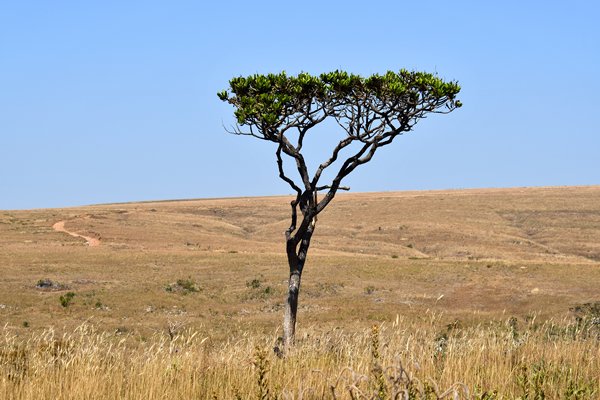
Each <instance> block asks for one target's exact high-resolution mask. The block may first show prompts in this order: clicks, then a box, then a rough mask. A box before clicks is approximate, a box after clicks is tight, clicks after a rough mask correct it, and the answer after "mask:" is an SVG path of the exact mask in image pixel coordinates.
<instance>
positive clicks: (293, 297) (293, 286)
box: [283, 270, 302, 353]
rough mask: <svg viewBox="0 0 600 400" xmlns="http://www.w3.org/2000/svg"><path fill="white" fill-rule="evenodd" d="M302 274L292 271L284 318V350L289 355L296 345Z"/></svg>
mask: <svg viewBox="0 0 600 400" xmlns="http://www.w3.org/2000/svg"><path fill="white" fill-rule="evenodd" d="M301 276H302V272H300V271H298V270H296V271H290V279H289V282H288V296H287V301H286V303H285V311H284V316H283V350H284V353H287V352H288V351H289V349H290V348H291V347H292V346H293V345H294V338H295V335H296V313H297V312H298V295H299V294H300V278H301Z"/></svg>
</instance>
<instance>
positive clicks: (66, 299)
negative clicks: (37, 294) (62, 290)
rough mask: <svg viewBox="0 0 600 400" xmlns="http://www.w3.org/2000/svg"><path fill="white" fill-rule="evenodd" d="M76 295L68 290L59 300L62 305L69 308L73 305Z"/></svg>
mask: <svg viewBox="0 0 600 400" xmlns="http://www.w3.org/2000/svg"><path fill="white" fill-rule="evenodd" d="M74 297H75V293H73V292H67V293H66V294H65V295H64V296H60V297H59V299H58V300H59V301H60V305H61V306H63V307H64V308H67V307H69V306H70V305H71V302H72V301H73V298H74Z"/></svg>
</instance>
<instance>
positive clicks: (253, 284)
mask: <svg viewBox="0 0 600 400" xmlns="http://www.w3.org/2000/svg"><path fill="white" fill-rule="evenodd" d="M261 285H262V281H261V279H260V278H254V279H252V280H251V281H248V282H246V287H249V288H251V289H258V288H259V287H260V286H261Z"/></svg>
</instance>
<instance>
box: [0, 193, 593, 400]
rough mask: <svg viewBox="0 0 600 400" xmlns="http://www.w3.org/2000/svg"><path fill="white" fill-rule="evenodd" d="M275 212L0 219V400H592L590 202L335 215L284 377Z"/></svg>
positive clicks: (392, 205) (580, 197)
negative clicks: (278, 346)
mask: <svg viewBox="0 0 600 400" xmlns="http://www.w3.org/2000/svg"><path fill="white" fill-rule="evenodd" d="M288 204H289V199H288V198H286V197H268V198H238V199H207V200H190V201H173V202H154V203H131V204H114V205H99V206H89V207H79V208H69V209H45V210H28V211H0V268H2V276H3V279H2V281H1V282H0V318H1V321H2V322H3V325H4V328H3V335H4V339H3V342H2V354H1V357H0V365H1V368H2V371H3V372H2V381H1V382H2V383H1V384H0V397H1V396H2V395H3V394H4V395H5V396H4V398H61V399H62V398H64V399H66V398H140V399H142V398H144V399H146V398H157V399H158V398H208V397H210V396H212V395H214V396H216V397H217V398H235V397H236V396H238V397H240V398H256V397H257V396H259V395H260V393H259V391H260V390H263V394H265V393H264V391H265V390H267V389H268V390H269V396H272V395H274V394H280V397H281V396H284V397H285V396H287V397H285V398H301V397H302V396H304V397H303V398H322V397H323V396H325V395H326V396H329V397H330V398H334V397H332V396H334V394H335V395H336V396H337V398H345V397H344V396H350V395H351V394H350V393H351V390H354V389H353V385H354V386H355V387H356V390H359V391H361V392H364V393H370V394H369V395H368V396H371V397H373V396H379V395H378V394H377V393H380V392H381V393H384V394H385V396H388V397H389V396H390V395H391V394H392V392H393V390H398V391H400V390H401V389H402V388H404V389H403V390H405V391H406V392H407V393H408V391H409V389H407V388H406V387H407V386H406V382H404V383H401V382H400V381H397V382H400V383H397V385H396V386H394V384H392V383H393V382H391V381H389V380H388V378H390V376H391V375H390V374H392V372H393V373H398V371H399V369H398V367H399V366H400V365H402V366H403V368H405V369H406V371H407V372H408V374H409V375H407V376H410V377H411V379H413V389H411V390H413V392H415V391H421V392H422V393H424V392H426V391H427V390H430V389H427V387H431V384H430V383H429V382H430V381H429V379H432V380H433V381H434V382H435V383H436V384H437V385H439V392H440V394H441V392H443V390H444V389H447V388H454V389H455V390H454V391H456V392H457V393H458V392H460V393H461V396H463V397H461V398H468V396H473V395H474V394H476V395H477V396H479V397H476V398H486V397H485V396H494V395H493V394H492V393H493V392H492V391H493V390H498V393H499V394H498V395H497V398H517V397H518V396H521V397H522V398H535V397H533V396H534V394H535V393H538V394H539V393H540V391H543V392H544V393H545V395H546V396H547V398H591V399H593V398H600V394H599V393H600V391H599V390H598V386H599V380H600V372H599V371H600V346H599V341H598V337H597V336H596V334H597V331H596V329H597V328H598V324H597V321H596V320H595V319H594V318H597V317H600V315H596V314H595V313H596V311H598V312H599V313H600V310H596V308H595V305H596V304H600V289H599V288H600V187H598V186H591V187H564V188H519V189H489V190H460V191H429V192H398V193H369V194H347V195H342V196H339V198H336V200H335V202H334V203H333V204H332V205H331V206H330V207H329V208H328V209H327V210H326V211H325V213H324V214H322V216H319V221H318V223H317V230H316V234H315V237H314V239H313V245H312V247H311V251H310V254H309V260H308V265H307V267H306V268H307V269H306V271H305V273H304V275H303V286H302V289H301V295H300V310H299V326H298V332H299V335H300V338H299V345H298V349H297V350H296V353H295V354H293V355H292V356H290V358H289V359H287V360H285V361H282V360H279V359H277V358H276V357H274V355H273V354H272V352H271V351H269V350H265V349H270V348H271V347H272V346H273V344H274V339H275V338H276V337H277V335H278V334H279V325H280V323H281V318H282V315H281V314H282V311H281V309H282V303H283V301H284V292H285V289H286V278H287V276H286V275H287V271H286V267H285V265H286V260H285V256H284V252H283V232H284V230H285V229H286V227H287V224H288V221H289V206H288ZM61 221H64V228H65V229H66V230H68V231H71V232H76V233H77V234H79V235H83V236H86V237H90V238H95V239H99V241H100V245H99V246H94V247H91V246H87V245H86V240H85V238H83V237H75V236H71V235H68V234H66V233H64V232H57V231H55V230H54V229H53V226H54V225H55V224H56V223H57V222H61ZM67 293H73V294H74V295H69V296H71V299H70V300H68V301H67V304H66V305H65V304H64V301H63V300H61V297H62V299H66V298H67V297H69V296H67ZM65 301H66V300H65ZM599 308H600V306H599ZM373 325H375V326H381V327H382V328H381V332H380V334H379V336H378V339H377V341H378V342H377V341H375V342H374V337H373V334H372V332H371V328H372V326H373ZM598 330H600V329H598ZM374 343H379V345H377V346H375V347H377V348H379V347H380V348H381V349H380V351H379V353H375V354H374V353H373V349H374V346H373V345H374ZM257 348H258V350H257ZM265 351H266V352H265ZM257 357H258V359H259V361H258V362H257ZM378 357H379V358H378ZM260 360H262V361H260ZM261 365H262V367H261ZM377 365H379V367H380V370H381V371H383V372H381V374H378V373H377V372H376V371H377V370H378V369H377V368H375V367H374V366H377ZM345 367H349V368H351V371H350V370H347V369H344V368H345ZM386 367H390V368H387V369H386ZM391 367H394V368H391ZM261 369H262V370H264V374H263V375H264V379H265V381H264V382H265V383H264V385H263V384H259V382H258V376H259V375H258V372H260V371H261ZM315 371H320V372H315ZM374 371H375V372H374ZM340 374H341V378H340V380H339V382H338V383H339V385H338V386H336V387H337V389H335V390H337V391H335V390H334V391H333V392H332V391H331V388H330V386H331V385H334V383H335V382H336V379H337V378H336V377H338V376H340ZM362 376H364V377H365V378H366V379H363V378H361V377H362ZM405 380H406V379H405ZM103 382H110V384H105V383H103ZM377 382H380V383H381V382H384V383H385V385H383V384H379V385H378V384H377ZM419 382H420V383H419ZM459 382H460V383H462V384H465V385H466V387H468V388H469V395H468V396H467V395H466V394H465V391H464V389H462V388H463V387H462V386H460V385H458V383H459ZM536 382H537V383H536ZM419 384H420V385H421V386H418V385H419ZM402 385H404V386H402ZM536 385H538V386H539V385H541V386H540V387H536ZM334 386H335V385H334ZM409 386H410V385H409ZM382 387H385V388H386V389H385V390H384V389H382ZM261 388H262V389H261ZM394 388H395V389H394ZM570 388H571V389H570ZM378 390H379V392H378ZM569 390H571V391H570V392H569ZM430 391H432V389H431V390H430ZM527 391H528V392H527ZM536 391H537V392H536ZM577 391H579V392H577ZM526 392H527V393H530V394H527V393H526ZM398 393H400V392H398ZM569 393H570V394H569ZM573 393H575V394H573ZM577 393H579V394H577ZM354 395H355V397H356V396H359V392H358V391H355V392H354ZM449 395H453V392H452V393H450V392H449ZM290 396H292V397H290ZM368 396H367V397H368ZM431 396H433V395H431ZM502 396H503V397H502ZM527 396H529V397H527ZM569 396H571V397H569ZM573 396H579V397H573ZM586 396H587V397H586ZM348 398H350V397H348ZM356 398H360V397H356ZM373 398H377V397H373ZM431 398H435V397H431ZM487 398H496V397H487Z"/></svg>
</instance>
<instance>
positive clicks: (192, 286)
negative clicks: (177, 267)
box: [165, 277, 200, 294]
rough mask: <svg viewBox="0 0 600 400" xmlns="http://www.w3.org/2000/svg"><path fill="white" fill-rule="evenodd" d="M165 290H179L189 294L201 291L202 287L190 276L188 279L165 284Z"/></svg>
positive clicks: (171, 291)
mask: <svg viewBox="0 0 600 400" xmlns="http://www.w3.org/2000/svg"><path fill="white" fill-rule="evenodd" d="M165 290H166V291H167V292H169V293H174V292H179V293H183V294H189V293H197V292H199V291H200V288H199V287H198V285H197V284H196V282H195V281H194V280H193V279H192V278H191V277H189V278H188V279H177V282H175V283H171V284H169V285H167V286H165Z"/></svg>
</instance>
